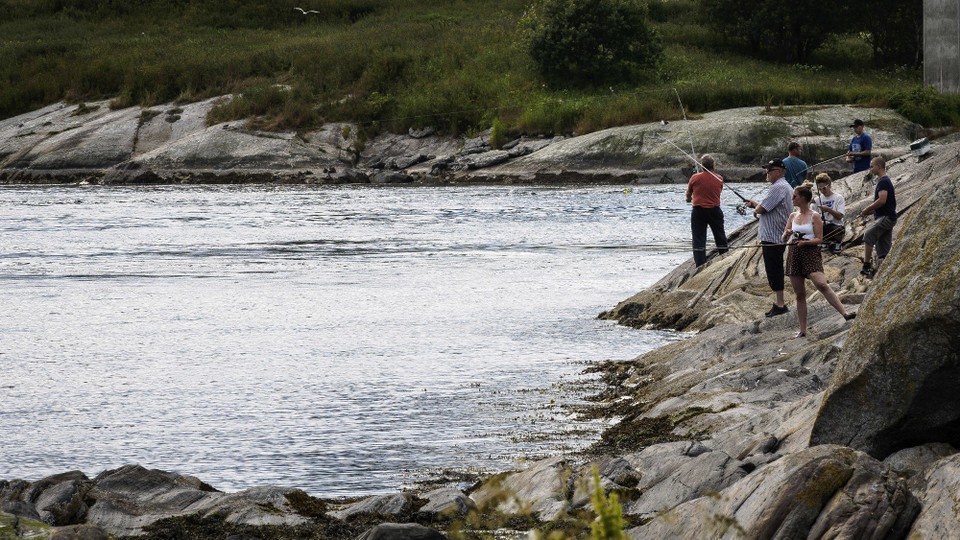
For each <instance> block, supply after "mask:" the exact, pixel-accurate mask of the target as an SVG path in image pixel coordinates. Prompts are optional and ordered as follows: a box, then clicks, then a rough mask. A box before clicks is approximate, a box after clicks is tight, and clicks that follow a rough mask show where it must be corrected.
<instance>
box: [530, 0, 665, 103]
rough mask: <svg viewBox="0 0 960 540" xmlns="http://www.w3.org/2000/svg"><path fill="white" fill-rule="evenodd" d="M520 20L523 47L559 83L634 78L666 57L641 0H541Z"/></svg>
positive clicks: (604, 82)
mask: <svg viewBox="0 0 960 540" xmlns="http://www.w3.org/2000/svg"><path fill="white" fill-rule="evenodd" d="M520 26H521V40H522V45H523V47H524V48H525V50H526V51H527V52H528V53H529V54H530V56H531V57H532V58H533V60H534V62H535V63H536V65H537V69H538V70H539V72H540V74H541V75H542V76H543V78H544V79H546V80H547V81H548V82H550V83H551V84H552V85H554V86H567V85H569V84H571V83H572V84H575V85H584V86H590V85H599V84H608V83H610V82H622V81H624V80H631V79H634V78H636V77H637V75H638V74H639V72H641V71H642V70H644V69H648V68H652V67H655V66H656V65H657V64H658V63H659V62H660V61H661V60H662V58H663V46H662V45H661V43H660V38H659V37H658V36H657V33H656V31H654V30H653V28H652V27H650V26H649V25H648V23H647V11H646V7H645V5H644V4H642V3H640V1H639V0H577V1H573V0H537V1H536V2H535V3H534V4H533V6H531V7H530V9H529V10H528V11H527V13H526V14H525V15H524V16H523V18H522V19H521V23H520Z"/></svg>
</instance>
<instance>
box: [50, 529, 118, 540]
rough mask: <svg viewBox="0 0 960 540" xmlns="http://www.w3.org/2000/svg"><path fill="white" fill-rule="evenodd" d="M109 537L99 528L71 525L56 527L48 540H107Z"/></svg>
mask: <svg viewBox="0 0 960 540" xmlns="http://www.w3.org/2000/svg"><path fill="white" fill-rule="evenodd" d="M109 539H110V535H109V534H108V533H107V531H104V530H103V529H101V528H100V527H96V526H93V525H71V526H68V527H57V528H56V529H55V530H54V531H53V534H52V535H51V536H50V540H109Z"/></svg>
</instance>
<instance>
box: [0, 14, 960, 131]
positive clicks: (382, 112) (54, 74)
mask: <svg viewBox="0 0 960 540" xmlns="http://www.w3.org/2000/svg"><path fill="white" fill-rule="evenodd" d="M528 1H529V0H433V1H421V0H295V1H283V0H280V1H276V2H259V1H241V0H220V1H216V2H214V1H212V0H139V1H136V2H134V1H130V0H126V1H124V0H0V12H2V13H9V14H10V17H4V18H3V20H2V21H0V35H2V36H4V37H3V40H2V41H0V83H2V84H0V117H4V118H5V117H9V116H12V115H15V114H19V113H22V112H25V111H29V110H32V109H35V108H38V107H40V106H43V105H46V104H49V103H52V102H55V101H57V100H60V99H67V100H71V101H84V100H93V99H102V98H112V99H114V105H115V106H116V107H122V106H127V105H132V104H142V105H153V104H158V103H165V102H170V101H174V100H180V101H195V100H198V99H202V98H207V97H211V96H217V95H221V94H226V93H242V95H243V99H237V100H234V101H233V102H232V103H230V104H229V105H225V106H223V107H220V108H218V109H216V110H215V111H214V113H213V115H212V117H211V121H220V120H227V119H235V118H255V122H256V123H257V124H258V125H259V126H260V127H263V128H268V129H269V128H283V129H309V128H310V127H313V126H316V125H318V124H319V123H321V122H324V121H333V120H350V121H356V122H360V123H361V124H363V125H364V126H366V127H367V128H369V129H370V130H378V129H391V130H405V129H407V128H408V127H424V126H434V127H437V128H439V129H441V130H444V131H448V132H464V131H474V130H478V129H484V128H487V127H490V126H491V125H492V123H493V122H494V120H496V119H499V121H500V122H502V124H503V125H504V126H506V129H507V130H508V131H512V132H521V131H522V132H529V133H545V132H559V133H563V132H570V131H576V132H579V133H585V132H588V131H592V130H596V129H601V128H604V127H609V126H614V125H623V124H630V123H636V122H643V121H650V120H658V119H672V118H677V117H679V116H680V114H681V113H680V108H679V106H678V105H677V97H676V94H675V91H676V92H678V93H679V95H680V97H681V98H682V100H683V103H684V105H686V107H687V109H688V111H691V112H693V113H697V112H706V111H709V110H714V109H719V108H728V107H736V106H745V105H770V106H778V105H789V104H797V103H839V102H847V103H862V104H869V105H893V106H896V107H898V108H901V109H902V110H904V111H905V112H907V114H909V115H911V116H912V117H913V119H914V120H916V121H918V122H920V123H922V124H924V125H927V126H931V125H937V124H951V123H954V122H955V117H956V114H957V113H956V111H957V110H960V106H958V105H957V102H956V100H953V99H952V98H944V97H941V96H938V95H935V94H931V93H929V92H923V91H920V90H918V88H919V87H920V83H921V76H920V73H918V72H917V71H916V70H904V69H899V70H898V69H875V68H873V67H871V66H870V65H869V64H868V63H865V62H863V61H861V60H860V59H862V58H869V56H870V51H869V49H868V48H867V47H868V46H867V45H866V44H865V43H864V42H863V41H862V40H859V39H857V38H856V37H855V36H852V37H850V38H849V39H846V40H840V41H837V42H835V43H832V44H831V45H830V46H829V47H828V48H827V49H825V50H823V51H821V52H820V53H819V54H818V55H817V56H816V57H815V62H814V63H813V64H812V65H807V66H796V65H776V64H770V63H765V62H762V61H759V60H755V59H752V58H750V57H749V56H747V55H746V54H744V53H743V52H738V51H735V50H730V49H729V47H727V46H726V44H725V43H723V42H721V41H720V40H718V39H716V38H715V37H714V34H713V33H711V32H710V31H708V30H707V29H706V28H705V27H704V26H703V25H702V24H701V23H700V21H698V20H697V12H698V10H697V4H696V0H651V16H652V18H653V20H654V24H655V27H656V28H657V30H658V31H659V33H660V35H661V36H662V37H663V40H664V45H665V49H666V61H665V62H664V64H663V65H662V66H661V67H660V68H659V69H658V70H657V72H656V73H650V74H649V75H648V76H647V77H646V78H645V79H644V80H634V81H623V82H622V83H621V84H619V85H614V86H609V85H607V86H604V87H603V88H592V89H559V88H548V87H547V86H545V85H544V84H543V83H542V81H540V80H539V79H538V78H537V76H536V75H535V70H534V69H533V66H532V65H531V61H530V59H529V58H528V57H527V56H526V55H525V54H524V53H523V51H522V50H520V49H519V47H518V46H517V45H516V41H517V39H516V28H517V26H516V24H517V20H518V18H519V17H520V16H521V14H522V13H523V11H524V9H525V7H526V5H527V3H528ZM295 6H302V7H303V8H305V9H315V10H317V11H319V12H320V13H318V14H310V15H306V16H304V15H302V14H300V13H299V12H297V11H295V10H294V7H295Z"/></svg>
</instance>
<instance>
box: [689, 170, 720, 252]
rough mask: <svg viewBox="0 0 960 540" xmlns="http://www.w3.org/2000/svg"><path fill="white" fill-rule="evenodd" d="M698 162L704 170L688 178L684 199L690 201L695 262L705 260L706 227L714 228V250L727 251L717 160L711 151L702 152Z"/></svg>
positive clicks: (712, 230)
mask: <svg viewBox="0 0 960 540" xmlns="http://www.w3.org/2000/svg"><path fill="white" fill-rule="evenodd" d="M700 164H701V165H703V168H704V169H705V170H704V171H703V172H699V173H697V174H695V175H693V176H691V177H690V181H689V182H687V202H692V203H693V210H692V211H691V212H690V231H691V233H692V234H693V262H695V263H696V264H697V266H703V264H704V263H706V262H707V227H710V231H711V232H713V241H714V243H715V244H716V245H717V253H721V254H722V253H726V252H727V234H726V233H725V232H724V231H723V210H721V209H720V190H722V189H723V178H721V177H720V175H719V174H717V173H716V172H715V171H714V168H715V166H716V163H715V162H714V160H713V156H711V155H710V154H704V155H703V157H701V158H700Z"/></svg>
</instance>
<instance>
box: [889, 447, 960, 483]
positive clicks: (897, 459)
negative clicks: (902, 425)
mask: <svg viewBox="0 0 960 540" xmlns="http://www.w3.org/2000/svg"><path fill="white" fill-rule="evenodd" d="M956 453H957V449H956V448H954V447H953V446H950V445H949V444H946V443H929V444H924V445H921V446H914V447H912V448H904V449H903V450H900V451H899V452H894V453H893V454H890V455H889V456H887V457H886V459H884V460H883V463H884V465H886V466H887V467H889V468H890V470H892V471H894V472H896V473H897V474H899V475H901V476H905V477H907V478H913V477H914V476H917V475H922V474H923V473H924V471H925V470H926V469H927V467H929V466H930V465H933V464H934V463H936V462H938V461H939V460H941V459H943V458H945V457H948V456H952V455H953V454H956Z"/></svg>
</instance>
